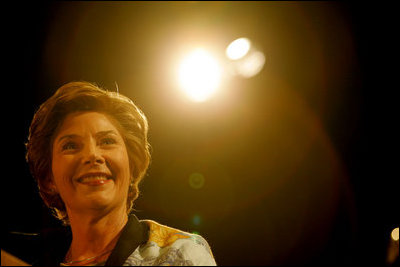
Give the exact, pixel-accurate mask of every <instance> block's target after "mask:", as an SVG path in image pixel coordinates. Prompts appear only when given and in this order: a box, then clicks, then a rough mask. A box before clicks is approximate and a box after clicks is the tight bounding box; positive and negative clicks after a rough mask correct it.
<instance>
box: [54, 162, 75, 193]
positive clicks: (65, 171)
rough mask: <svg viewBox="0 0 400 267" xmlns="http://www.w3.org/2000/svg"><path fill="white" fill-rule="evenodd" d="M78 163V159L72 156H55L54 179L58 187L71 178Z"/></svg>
mask: <svg viewBox="0 0 400 267" xmlns="http://www.w3.org/2000/svg"><path fill="white" fill-rule="evenodd" d="M76 165H77V164H76V161H75V160H74V159H73V158H71V157H65V156H58V157H57V156H53V158H52V173H53V180H54V183H55V184H56V186H57V187H58V188H59V187H60V186H62V185H64V184H65V183H67V182H68V181H70V180H71V177H72V175H73V173H74V170H75V169H76Z"/></svg>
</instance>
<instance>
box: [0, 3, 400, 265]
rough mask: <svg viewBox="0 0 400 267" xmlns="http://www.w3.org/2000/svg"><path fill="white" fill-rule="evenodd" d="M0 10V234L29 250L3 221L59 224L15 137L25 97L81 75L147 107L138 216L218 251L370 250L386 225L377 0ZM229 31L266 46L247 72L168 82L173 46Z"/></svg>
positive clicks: (30, 108) (362, 257)
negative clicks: (206, 89)
mask: <svg viewBox="0 0 400 267" xmlns="http://www.w3.org/2000/svg"><path fill="white" fill-rule="evenodd" d="M3 13H8V14H11V16H8V17H7V19H5V20H4V22H3V28H4V29H5V31H4V32H3V44H4V45H5V49H4V50H3V58H5V59H6V60H5V61H3V63H4V66H3V70H5V72H6V73H5V74H4V76H3V81H5V82H6V84H5V85H3V91H4V93H3V98H2V101H3V107H5V110H4V111H3V118H5V120H4V124H3V127H2V130H3V133H5V134H6V137H5V138H4V139H3V141H4V143H5V146H4V147H5V151H4V153H3V171H4V172H3V185H2V194H1V195H2V210H3V212H2V214H3V216H2V224H3V227H2V248H4V249H8V250H9V251H11V252H12V253H13V254H15V255H17V256H19V257H20V258H22V259H25V260H27V261H31V260H32V259H33V258H34V255H32V254H33V253H32V251H29V249H28V248H29V244H30V242H28V241H27V242H19V241H18V240H19V239H24V238H25V239H29V238H32V239H33V238H34V237H29V236H24V237H21V235H16V234H11V235H10V232H26V233H35V232H38V231H40V229H42V228H43V227H56V226H59V223H58V222H57V221H56V220H55V219H54V218H52V217H51V215H50V213H49V211H48V210H47V209H46V208H45V207H44V206H43V204H42V202H41V200H40V198H39V196H38V193H37V190H36V185H35V184H34V181H33V179H32V178H31V176H30V173H29V170H28V166H27V164H26V163H25V159H24V154H25V146H24V143H25V142H26V138H27V135H28V128H29V125H30V121H31V119H32V117H33V114H34V112H35V111H36V110H37V108H38V107H39V105H40V104H41V103H42V102H43V101H45V100H46V99H47V98H48V97H49V96H51V95H52V94H53V93H54V92H55V90H56V89H57V88H58V87H60V86H61V85H63V84H64V83H66V82H69V81H73V80H87V81H92V82H96V83H97V84H99V85H100V86H103V87H104V88H106V89H108V90H115V82H117V83H118V86H119V90H120V93H122V94H125V95H127V96H129V97H130V98H132V99H133V100H134V102H135V103H136V104H137V105H138V106H139V107H140V108H141V109H142V110H143V111H144V113H145V114H146V116H147V118H148V120H149V124H150V132H149V139H150V143H151V145H152V164H151V166H150V168H149V171H148V175H147V177H146V178H145V179H144V181H143V183H142V185H141V192H142V195H141V196H140V198H139V199H138V200H137V202H136V210H137V211H136V212H135V214H136V215H137V216H138V217H139V218H140V219H153V220H156V221H158V222H160V223H162V224H166V225H169V226H172V227H175V228H179V229H182V230H185V231H190V232H194V231H195V232H198V233H200V234H201V235H202V236H204V237H205V238H206V239H207V240H208V242H209V244H210V245H211V248H212V250H213V253H214V256H215V259H216V261H217V263H218V264H219V265H228V264H229V265H248V264H255V265H287V264H289V265H302V264H313V263H318V264H321V263H323V264H338V263H339V264H341V263H350V264H358V263H360V264H361V263H369V264H380V265H382V264H385V258H386V249H387V245H388V242H389V237H390V232H391V230H392V229H393V228H394V227H398V225H399V218H398V212H395V211H394V210H395V205H394V202H395V196H398V189H397V188H398V187H397V183H396V180H398V175H397V174H396V173H397V172H396V168H395V167H396V163H397V158H398V156H397V154H398V153H397V148H398V145H397V140H398V139H397V136H398V134H397V133H398V132H397V130H395V125H396V124H397V122H398V119H397V114H398V111H397V109H396V107H397V105H396V104H397V103H396V102H397V101H396V100H397V99H396V98H395V93H396V91H397V88H398V85H397V80H396V78H397V76H398V74H397V72H396V71H397V69H398V68H397V60H398V46H397V44H396V42H397V40H395V39H396V38H395V36H396V35H398V34H397V27H395V24H394V21H395V17H394V7H393V6H390V5H388V4H385V5H379V6H378V5H376V4H371V3H369V4H363V5H362V6H358V5H355V4H352V3H346V2H201V1H191V2H118V3H111V2H95V3H90V2H48V3H42V4H35V5H32V4H27V3H20V4H12V5H11V4H9V5H7V6H5V7H4V8H3ZM242 36H245V37H248V38H250V39H251V40H253V41H254V42H256V43H257V45H258V47H259V48H260V49H262V50H263V52H264V53H265V54H266V57H267V61H266V64H265V66H264V68H263V70H262V71H261V72H260V73H259V74H258V75H257V76H255V77H252V78H249V79H244V78H240V77H233V78H232V79H231V80H229V81H226V82H225V83H224V84H223V86H222V87H223V90H221V93H219V94H218V95H216V96H215V97H214V98H212V99H210V100H209V101H207V102H204V103H200V104H199V103H192V102H190V101H188V100H186V98H185V97H184V96H183V95H182V94H181V93H179V91H178V90H176V87H177V84H176V83H175V81H174V79H175V78H174V76H173V75H174V72H173V70H174V67H175V65H176V64H177V62H176V61H177V58H178V55H179V53H181V51H184V50H185V49H186V50H187V49H189V48H190V47H192V46H194V45H204V46H206V47H207V46H210V47H212V49H213V51H214V52H215V53H217V54H218V53H219V54H220V55H222V56H223V53H224V49H225V47H226V46H227V45H228V44H229V43H230V42H231V41H233V40H234V39H236V38H239V37H242ZM192 173H201V174H202V175H203V177H204V179H205V183H204V186H203V187H202V188H200V189H195V188H192V187H190V184H189V183H188V180H189V177H190V175H191V174H192ZM10 236H11V237H10ZM16 240H17V241H16Z"/></svg>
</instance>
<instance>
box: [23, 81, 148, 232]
mask: <svg viewBox="0 0 400 267" xmlns="http://www.w3.org/2000/svg"><path fill="white" fill-rule="evenodd" d="M79 111H97V112H101V113H104V114H106V115H108V116H110V117H111V118H112V119H113V120H115V121H116V122H118V125H116V127H117V129H118V130H119V131H120V134H121V136H122V137H123V139H124V141H125V145H126V148H127V151H128V157H129V162H130V170H131V186H130V188H129V193H128V203H127V212H128V213H129V212H130V211H131V209H132V207H133V202H134V201H135V200H136V199H137V197H138V196H139V189H138V185H139V182H140V181H141V180H142V179H143V177H144V175H145V173H146V171H147V168H148V166H149V164H150V144H149V143H148V140H147V132H148V122H147V119H146V117H145V115H144V113H143V112H142V111H141V110H140V109H139V108H138V107H137V106H136V105H135V104H134V103H133V101H132V100H131V99H129V98H128V97H126V96H123V95H121V94H119V93H116V92H110V91H106V90H103V89H101V88H100V87H99V86H97V85H96V84H94V83H89V82H85V81H80V82H70V83H67V84H65V85H63V86H61V87H60V88H59V89H58V90H57V91H56V92H55V93H54V95H52V96H51V97H50V98H49V99H47V100H46V101H45V102H44V103H43V104H42V105H41V106H40V107H39V109H38V110H37V111H36V113H35V115H34V117H33V120H32V123H31V125H30V128H29V136H28V141H27V143H26V148H27V152H26V160H27V162H28V164H29V168H30V171H31V174H32V175H33V177H34V179H35V180H36V181H37V183H38V187H39V194H40V196H41V197H42V199H43V201H44V203H45V204H46V205H47V206H48V207H49V208H51V209H52V210H53V211H54V215H55V216H56V217H57V218H58V219H60V220H62V221H63V223H64V224H69V220H68V214H67V211H66V208H65V204H64V202H63V201H62V200H61V197H60V196H59V194H58V193H55V192H54V191H52V190H51V189H50V188H49V187H48V185H49V182H50V181H51V179H52V169H51V166H52V145H53V140H54V138H55V135H56V133H57V131H58V129H59V127H60V126H61V125H62V123H63V121H64V119H65V117H66V116H67V115H68V114H70V113H73V112H79ZM133 166H134V168H133Z"/></svg>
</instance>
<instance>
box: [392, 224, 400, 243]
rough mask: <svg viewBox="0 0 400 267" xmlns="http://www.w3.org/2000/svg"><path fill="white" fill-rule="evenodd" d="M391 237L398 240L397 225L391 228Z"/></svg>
mask: <svg viewBox="0 0 400 267" xmlns="http://www.w3.org/2000/svg"><path fill="white" fill-rule="evenodd" d="M392 239H393V240H394V241H398V240H399V227H397V228H394V229H393V231H392Z"/></svg>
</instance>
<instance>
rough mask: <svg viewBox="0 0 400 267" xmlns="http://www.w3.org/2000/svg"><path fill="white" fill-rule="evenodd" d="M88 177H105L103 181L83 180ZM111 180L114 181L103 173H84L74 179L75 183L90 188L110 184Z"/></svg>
mask: <svg viewBox="0 0 400 267" xmlns="http://www.w3.org/2000/svg"><path fill="white" fill-rule="evenodd" d="M88 177H105V179H85V178H88ZM112 180H114V179H113V177H112V176H111V175H109V174H108V173H105V172H90V173H86V174H84V175H82V176H80V177H79V178H77V179H76V181H77V182H78V183H81V184H84V185H91V186H100V185H104V184H106V183H109V182H111V181H112Z"/></svg>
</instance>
